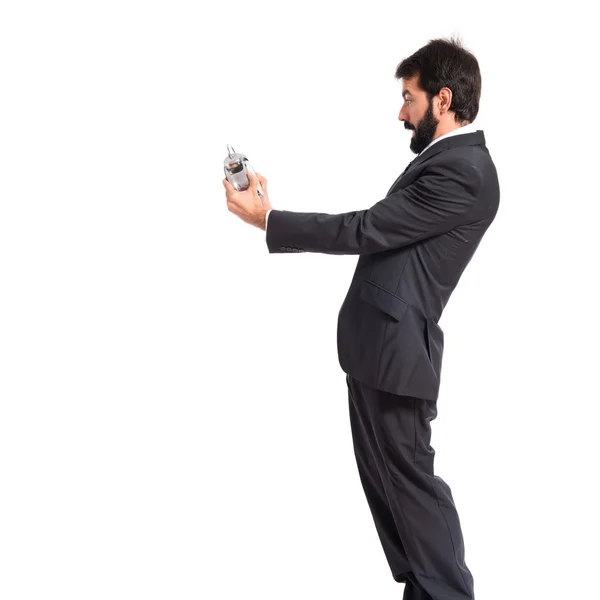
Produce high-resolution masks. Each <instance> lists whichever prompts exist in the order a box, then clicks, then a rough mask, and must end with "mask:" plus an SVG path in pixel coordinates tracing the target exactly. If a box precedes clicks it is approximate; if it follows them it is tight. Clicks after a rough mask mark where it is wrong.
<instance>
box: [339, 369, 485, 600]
mask: <svg viewBox="0 0 600 600" xmlns="http://www.w3.org/2000/svg"><path fill="white" fill-rule="evenodd" d="M346 382H347V385H348V402H349V409H350V425H351V430H352V440H353V445H354V453H355V456H356V462H357V466H358V472H359V476H360V480H361V483H362V487H363V489H364V492H365V495H366V498H367V502H368V505H369V508H370V510H371V514H372V516H373V520H374V522H375V527H376V529H377V533H378V535H379V539H380V540H381V544H382V546H383V551H384V553H385V556H386V559H387V561H388V564H389V566H390V568H391V571H392V575H393V577H394V579H395V580H396V581H398V582H403V583H405V587H404V600H467V599H473V598H474V587H473V577H472V575H471V572H470V571H469V569H468V568H467V565H466V564H465V550H464V542H463V536H462V532H461V527H460V521H459V518H458V513H457V510H456V506H455V504H454V500H453V498H452V493H451V490H450V487H449V486H448V485H447V484H446V483H445V482H444V480H443V479H441V478H440V477H438V476H437V475H434V473H433V459H434V455H435V451H434V449H433V448H432V447H431V445H430V440H431V427H430V423H431V421H432V420H433V419H435V417H436V416H437V400H426V399H422V398H415V397H413V396H400V395H396V394H392V393H389V392H384V391H382V390H378V389H375V388H372V387H370V386H368V385H366V384H364V383H362V382H360V381H358V380H357V379H355V378H353V377H352V376H350V375H346Z"/></svg>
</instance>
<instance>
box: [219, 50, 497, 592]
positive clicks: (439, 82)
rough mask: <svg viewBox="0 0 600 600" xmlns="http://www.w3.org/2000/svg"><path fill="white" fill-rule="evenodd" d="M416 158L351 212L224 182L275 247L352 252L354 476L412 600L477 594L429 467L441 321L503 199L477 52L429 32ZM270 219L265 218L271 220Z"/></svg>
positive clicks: (346, 346)
mask: <svg viewBox="0 0 600 600" xmlns="http://www.w3.org/2000/svg"><path fill="white" fill-rule="evenodd" d="M396 78H397V79H402V84H403V89H402V96H403V99H404V103H403V105H402V108H401V110H400V114H399V116H398V118H399V120H400V121H402V122H403V123H404V127H405V128H406V129H409V130H411V131H412V132H413V133H412V137H411V142H410V148H411V150H412V151H413V152H414V153H415V154H417V157H416V158H415V159H414V160H413V161H412V162H411V163H410V164H409V165H408V167H407V168H406V169H405V170H404V172H403V173H402V174H401V175H400V177H399V178H398V179H397V180H396V181H395V182H394V184H393V185H392V187H391V188H390V190H389V191H388V193H387V195H386V197H385V198H384V199H383V200H380V201H379V202H377V203H376V204H374V205H373V206H372V207H371V208H369V209H367V210H361V211H352V212H349V213H344V214H333V215H332V214H326V213H301V212H291V211H284V210H273V208H272V206H271V203H270V201H269V197H268V192H267V180H266V179H265V178H264V177H262V176H261V175H260V174H257V175H258V179H259V180H260V182H261V184H262V187H263V190H264V191H265V196H264V197H263V198H261V197H259V196H258V195H257V192H256V188H257V178H256V177H254V176H253V177H251V180H250V181H251V187H250V188H249V189H248V190H246V191H245V192H236V191H235V190H234V188H233V187H232V186H231V185H230V184H229V183H228V182H227V181H226V180H223V183H224V185H225V188H226V196H227V206H228V208H229V210H230V211H231V212H233V213H234V214H236V215H237V216H239V217H240V218H242V219H243V220H244V221H246V222H248V223H251V224H253V225H255V226H257V227H259V228H261V229H263V230H265V231H266V242H267V246H268V249H269V252H271V253H274V252H321V253H325V254H356V255H358V261H357V265H356V270H355V273H354V276H353V279H352V282H351V284H350V288H349V290H348V293H347V296H346V298H345V300H344V302H343V304H342V306H341V309H340V312H339V316H338V330H337V346H338V356H339V362H340V366H341V367H342V369H343V370H344V371H345V373H346V382H347V386H348V399H349V409H350V423H351V429H352V439H353V444H354V453H355V456H356V461H357V465H358V471H359V476H360V479H361V483H362V486H363V489H364V491H365V495H366V498H367V501H368V504H369V508H370V510H371V513H372V516H373V520H374V522H375V526H376V528H377V532H378V534H379V538H380V540H381V544H382V546H383V550H384V553H385V556H386V558H387V561H388V563H389V566H390V568H391V570H392V575H393V577H394V579H395V580H396V581H398V582H404V583H405V588H404V599H405V600H409V599H410V600H415V599H418V600H426V599H433V600H466V599H468V598H469V599H472V598H474V585H473V577H472V574H471V572H470V571H469V569H468V567H467V565H466V564H465V549H464V543H463V536H462V533H461V527H460V521H459V517H458V513H457V510H456V507H455V504H454V501H453V498H452V493H451V490H450V487H449V486H448V485H447V484H446V483H445V482H444V481H443V480H442V479H441V478H440V477H439V476H436V475H434V472H433V459H434V454H435V452H434V449H433V448H432V447H431V446H430V439H431V428H430V423H431V421H432V420H433V419H434V418H435V417H436V415H437V398H438V392H439V385H440V373H441V364H442V351H443V344H444V337H443V332H442V329H441V328H440V327H439V325H438V321H439V319H440V316H441V314H442V311H443V309H444V306H445V305H446V303H447V302H448V299H449V298H450V295H451V293H452V291H453V290H454V288H455V287H456V285H457V283H458V280H459V279H460V276H461V275H462V273H463V271H464V269H465V267H466V266H467V265H468V264H469V262H470V260H471V258H472V256H473V254H474V252H475V250H476V249H477V247H478V245H479V242H480V241H481V239H482V237H483V235H484V233H485V232H486V231H487V229H488V227H489V226H490V224H491V223H492V221H493V220H494V218H495V215H496V212H497V210H498V205H499V199H500V188H499V184H498V176H497V172H496V168H495V166H494V163H493V161H492V159H491V157H490V154H489V152H488V149H487V148H486V145H485V137H484V134H483V131H481V130H476V129H475V128H473V126H472V125H471V123H472V122H473V120H474V119H475V117H476V116H477V113H478V110H479V98H480V94H481V75H480V71H479V65H478V62H477V60H476V58H475V57H474V56H473V55H472V54H471V53H470V52H468V51H466V50H465V49H464V48H463V47H462V45H461V44H460V42H459V41H458V40H453V39H452V40H446V39H437V40H431V41H430V42H429V43H428V44H427V45H426V46H424V47H423V48H421V49H420V50H418V51H417V52H415V53H414V54H413V55H412V56H410V57H408V58H407V59H405V60H404V61H402V62H401V63H400V64H399V65H398V67H397V69H396ZM267 217H268V227H267Z"/></svg>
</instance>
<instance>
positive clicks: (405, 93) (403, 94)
mask: <svg viewBox="0 0 600 600" xmlns="http://www.w3.org/2000/svg"><path fill="white" fill-rule="evenodd" d="M407 94H408V95H409V96H412V94H411V93H410V92H409V91H408V90H404V91H403V92H402V97H403V98H404V97H406V95H407Z"/></svg>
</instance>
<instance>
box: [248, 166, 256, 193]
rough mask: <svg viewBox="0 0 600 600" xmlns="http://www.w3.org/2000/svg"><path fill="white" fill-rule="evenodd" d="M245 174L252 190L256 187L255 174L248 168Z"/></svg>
mask: <svg viewBox="0 0 600 600" xmlns="http://www.w3.org/2000/svg"><path fill="white" fill-rule="evenodd" d="M247 175H248V181H249V182H250V187H251V188H252V189H253V190H255V189H257V188H258V179H257V177H256V175H255V174H254V173H253V172H252V171H250V170H248V173H247Z"/></svg>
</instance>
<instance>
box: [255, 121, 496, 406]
mask: <svg viewBox="0 0 600 600" xmlns="http://www.w3.org/2000/svg"><path fill="white" fill-rule="evenodd" d="M499 200H500V187H499V183H498V175H497V172H496V168H495V166H494V163H493V161H492V158H491V156H490V153H489V151H488V149H487V147H486V145H485V137H484V134H483V131H481V130H477V131H475V132H473V133H465V134H460V135H453V136H450V137H448V138H444V139H442V140H440V141H438V142H436V143H434V144H433V145H431V146H430V147H429V148H427V149H426V150H425V151H424V152H422V153H421V154H420V155H419V156H417V157H416V158H415V159H414V160H413V161H412V163H410V164H409V166H408V167H407V169H405V171H404V172H403V173H402V174H401V175H400V177H399V178H398V179H397V180H396V181H395V182H394V184H393V185H392V187H391V188H390V190H389V191H388V193H387V195H386V197H385V198H384V199H383V200H380V201H379V202H377V203H376V204H374V205H373V206H372V207H371V208H369V209H368V210H361V211H353V212H348V213H343V214H325V213H304V212H292V211H285V210H273V211H272V212H271V213H270V215H269V221H268V226H267V234H266V242H267V246H268V249H269V252H271V253H274V252H321V253H325V254H357V255H359V258H358V262H357V265H356V270H355V272H354V276H353V278H352V282H351V283H350V288H349V290H348V293H347V295H346V298H345V300H344V302H343V304H342V306H341V308H340V311H339V315H338V328H337V348H338V359H339V363H340V366H341V367H342V369H343V370H344V371H345V372H346V373H348V374H350V375H351V376H352V377H354V378H356V379H358V380H360V381H362V382H364V383H366V384H367V385H370V386H372V387H374V388H377V389H380V390H384V391H387V392H391V393H394V394H402V395H410V396H416V397H418V398H427V399H432V400H436V399H437V397H438V393H439V385H440V375H441V367H442V353H443V347H444V334H443V331H442V329H441V328H440V326H439V325H438V321H439V319H440V317H441V315H442V311H443V309H444V306H445V305H446V303H447V302H448V299H449V298H450V295H451V294H452V291H453V290H454V288H455V287H456V284H457V283H458V280H459V279H460V277H461V275H462V273H463V271H464V269H465V267H466V266H467V265H468V264H469V262H470V260H471V257H472V256H473V254H474V252H475V250H476V249H477V246H478V245H479V242H480V241H481V238H482V237H483V235H484V233H485V232H486V231H487V229H488V227H489V226H490V224H491V223H492V221H493V220H494V217H495V216H496V212H497V210H498V204H499Z"/></svg>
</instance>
